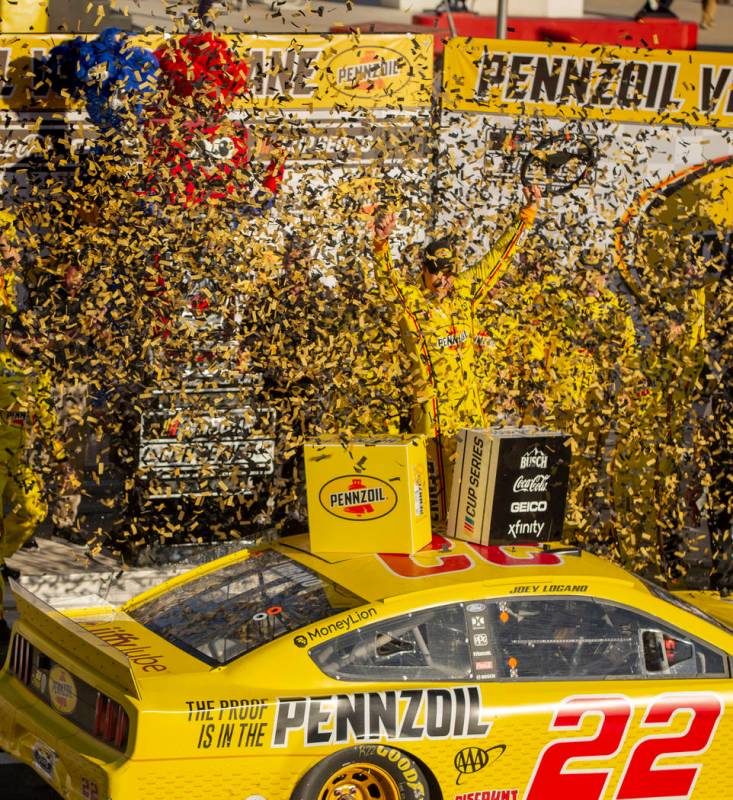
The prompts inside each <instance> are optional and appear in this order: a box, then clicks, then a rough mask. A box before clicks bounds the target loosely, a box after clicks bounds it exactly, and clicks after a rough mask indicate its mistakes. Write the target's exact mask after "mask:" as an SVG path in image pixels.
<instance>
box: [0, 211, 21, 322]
mask: <svg viewBox="0 0 733 800" xmlns="http://www.w3.org/2000/svg"><path fill="white" fill-rule="evenodd" d="M16 239H17V234H16V232H15V217H14V216H13V214H12V213H11V212H9V211H0V326H2V325H3V323H4V322H5V320H6V319H7V318H8V317H9V316H11V315H12V314H15V312H16V311H17V310H18V307H17V302H16V298H15V285H16V282H17V279H18V268H19V266H20V252H19V250H18V248H17V245H16ZM0 330H1V327H0Z"/></svg>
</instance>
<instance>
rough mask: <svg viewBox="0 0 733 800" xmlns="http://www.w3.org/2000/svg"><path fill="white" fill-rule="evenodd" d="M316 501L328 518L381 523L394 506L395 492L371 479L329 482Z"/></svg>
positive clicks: (341, 478) (347, 477)
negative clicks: (379, 520) (376, 520)
mask: <svg viewBox="0 0 733 800" xmlns="http://www.w3.org/2000/svg"><path fill="white" fill-rule="evenodd" d="M318 499H319V501H320V503H321V505H322V506H323V508H325V509H326V511H328V513H329V514H333V516H334V517H338V518H339V519H349V520H374V519H380V518H381V517H386V516H387V514H389V513H390V512H391V511H394V509H395V507H396V506H397V492H395V490H394V489H393V488H392V487H391V486H390V485H389V484H388V483H387V482H386V481H383V480H381V479H380V478H374V477H372V476H371V475H341V476H339V477H338V478H332V479H331V480H330V481H328V482H327V483H325V484H324V485H323V486H322V487H321V491H320V492H319V493H318Z"/></svg>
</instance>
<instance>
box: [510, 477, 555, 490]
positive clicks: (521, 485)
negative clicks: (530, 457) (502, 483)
mask: <svg viewBox="0 0 733 800" xmlns="http://www.w3.org/2000/svg"><path fill="white" fill-rule="evenodd" d="M549 482H550V476H549V475H548V474H544V475H534V476H533V477H531V478H525V477H524V476H523V475H520V476H519V477H518V478H517V479H516V480H515V481H514V486H513V488H512V490H513V492H514V494H518V493H520V492H546V491H547V484H548V483H549Z"/></svg>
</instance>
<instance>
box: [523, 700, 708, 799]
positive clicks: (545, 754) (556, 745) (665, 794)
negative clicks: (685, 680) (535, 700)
mask: <svg viewBox="0 0 733 800" xmlns="http://www.w3.org/2000/svg"><path fill="white" fill-rule="evenodd" d="M678 713H681V714H689V715H690V718H689V723H688V725H687V728H686V729H685V731H683V732H682V733H674V734H670V733H667V734H652V735H649V736H645V737H644V738H642V739H640V740H639V741H638V742H637V743H636V745H635V746H634V748H633V750H632V751H631V755H630V756H629V759H628V761H627V763H626V766H625V767H624V770H623V773H622V775H621V779H620V781H619V788H618V791H617V792H616V795H615V797H616V800H654V798H678V799H679V800H687V798H689V797H690V795H691V793H692V790H693V788H694V786H695V781H696V780H697V776H698V775H699V773H700V768H701V765H700V764H693V765H690V766H684V767H683V766H670V767H655V763H656V761H657V759H659V758H662V757H670V756H675V755H677V756H690V755H698V754H702V753H704V752H705V751H706V750H707V749H708V747H709V746H710V742H711V741H712V738H713V735H714V734H715V730H716V728H717V726H718V721H719V720H720V717H721V715H722V713H723V704H722V702H721V701H720V699H719V698H718V697H717V696H716V695H714V694H712V693H709V692H689V693H671V694H664V695H660V696H659V697H657V698H655V699H654V700H653V701H652V703H651V705H650V706H649V708H648V709H647V710H646V713H645V714H644V718H643V719H642V721H641V727H642V728H643V729H647V728H660V727H664V726H668V725H669V723H670V722H671V721H672V719H673V717H674V716H675V715H676V714H678ZM587 714H594V715H598V716H600V719H601V721H600V725H599V727H598V730H597V731H596V733H595V734H594V735H593V736H592V737H590V738H584V737H573V738H570V739H562V740H560V741H554V742H552V743H551V744H549V745H547V746H546V747H545V748H544V750H543V751H542V753H541V754H540V757H539V760H538V762H537V766H536V767H535V771H534V774H533V775H532V779H531V781H530V786H529V789H528V790H527V793H526V795H525V800H555V798H558V797H572V798H573V800H601V798H602V797H603V795H604V793H605V790H606V785H607V783H608V780H609V778H610V776H611V773H612V768H604V769H597V770H574V771H571V772H567V771H566V770H565V768H566V767H567V765H568V762H570V761H572V760H574V759H583V760H584V761H587V760H590V759H602V760H606V759H609V758H611V757H613V756H615V755H617V754H618V753H619V752H620V750H621V747H622V746H623V743H624V740H625V738H626V734H627V731H628V728H629V721H630V719H631V714H632V706H631V702H630V701H629V699H628V698H626V697H623V696H622V695H613V696H609V697H603V696H593V695H589V696H586V697H569V698H567V699H566V700H564V701H563V702H562V704H561V705H560V707H559V708H558V710H557V712H556V713H555V716H554V718H553V720H552V723H551V724H550V730H569V729H575V730H578V729H579V728H580V727H581V724H582V721H583V718H584V717H585V716H586V715H587Z"/></svg>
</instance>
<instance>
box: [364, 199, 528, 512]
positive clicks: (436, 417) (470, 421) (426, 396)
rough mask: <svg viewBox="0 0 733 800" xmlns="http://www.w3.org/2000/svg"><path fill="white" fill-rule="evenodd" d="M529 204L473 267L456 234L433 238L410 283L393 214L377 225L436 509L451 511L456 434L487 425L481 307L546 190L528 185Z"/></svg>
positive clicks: (377, 251)
mask: <svg viewBox="0 0 733 800" xmlns="http://www.w3.org/2000/svg"><path fill="white" fill-rule="evenodd" d="M524 193H525V199H526V203H525V205H524V207H523V208H522V209H521V210H520V212H519V214H518V215H517V217H516V219H515V220H514V221H513V222H512V223H511V224H510V225H509V226H508V227H507V229H506V230H505V231H504V232H503V233H502V234H501V236H500V237H499V238H498V239H497V241H496V242H495V243H494V245H493V247H492V248H491V249H490V250H489V251H488V252H487V253H486V254H485V255H484V257H483V258H482V259H481V260H480V261H479V262H478V263H477V264H475V265H474V266H472V267H470V268H469V269H465V270H463V271H459V270H460V260H459V256H458V252H457V250H456V247H455V244H454V242H453V240H452V239H450V238H444V239H438V240H436V241H433V242H431V243H430V244H429V245H428V246H427V247H426V248H425V249H424V250H423V258H422V285H418V284H415V283H412V282H410V281H407V280H405V279H404V278H403V276H402V275H401V274H400V273H399V272H398V271H397V270H396V269H395V268H394V265H393V263H392V255H391V253H390V249H389V241H388V239H389V235H390V233H391V232H392V230H393V229H394V227H395V225H396V215H395V214H391V213H385V214H382V215H380V216H378V217H377V219H376V221H375V225H374V260H375V273H376V277H377V280H378V281H379V283H380V285H382V286H384V288H385V289H387V290H388V291H390V293H391V294H392V295H393V299H394V302H396V303H397V304H398V305H399V307H400V310H401V312H402V316H401V320H400V325H401V330H402V339H403V344H404V347H405V349H406V350H407V353H408V355H409V357H410V361H411V379H412V386H413V392H414V401H413V405H412V414H411V417H412V430H413V432H415V433H424V434H426V435H427V436H428V437H430V439H432V440H433V441H434V444H435V447H434V449H433V452H432V453H431V462H432V466H433V468H434V469H435V479H436V481H435V482H436V488H437V498H435V499H436V500H437V508H435V509H434V513H435V514H436V516H438V517H439V518H440V519H444V518H445V516H446V503H447V499H448V496H449V490H450V480H451V474H450V473H451V470H450V463H449V462H450V457H451V455H452V454H453V453H454V452H455V440H454V437H455V434H456V432H457V431H458V430H459V429H460V428H464V427H485V418H484V414H483V410H482V403H481V398H480V395H479V387H478V384H477V381H476V376H475V374H474V339H475V337H476V334H477V332H478V327H477V324H476V309H477V307H478V306H479V305H480V304H481V303H482V302H483V301H484V300H485V299H486V298H487V296H488V294H489V291H490V290H491V288H492V287H493V286H494V284H495V283H496V282H497V280H498V279H499V277H500V275H501V274H502V273H503V272H504V270H505V269H506V268H507V267H508V265H509V264H510V262H511V258H512V255H513V254H514V252H515V251H516V249H517V247H518V245H519V244H520V242H521V241H522V239H523V237H524V235H525V233H526V231H527V230H528V229H529V228H530V227H531V226H532V224H533V223H534V219H535V216H536V214H537V210H538V208H539V202H540V198H541V192H540V190H539V189H538V188H537V187H532V188H531V189H527V188H525V190H524Z"/></svg>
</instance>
